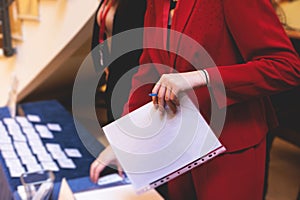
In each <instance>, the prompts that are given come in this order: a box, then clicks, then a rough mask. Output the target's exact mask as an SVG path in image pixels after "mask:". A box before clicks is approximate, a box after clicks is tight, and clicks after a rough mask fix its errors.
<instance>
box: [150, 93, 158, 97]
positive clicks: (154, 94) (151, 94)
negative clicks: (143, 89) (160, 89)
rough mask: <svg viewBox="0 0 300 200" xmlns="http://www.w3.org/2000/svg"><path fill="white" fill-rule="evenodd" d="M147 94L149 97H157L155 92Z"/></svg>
mask: <svg viewBox="0 0 300 200" xmlns="http://www.w3.org/2000/svg"><path fill="white" fill-rule="evenodd" d="M149 96H150V97H157V93H150V94H149Z"/></svg>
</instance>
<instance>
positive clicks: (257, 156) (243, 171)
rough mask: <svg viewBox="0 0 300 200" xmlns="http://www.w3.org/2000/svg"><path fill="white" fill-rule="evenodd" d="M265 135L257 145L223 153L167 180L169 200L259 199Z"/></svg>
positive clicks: (261, 192) (261, 188)
mask: <svg viewBox="0 0 300 200" xmlns="http://www.w3.org/2000/svg"><path fill="white" fill-rule="evenodd" d="M265 156H266V139H264V140H263V141H262V142H260V143H259V144H258V145H256V146H254V147H251V148H248V149H245V150H241V151H238V152H234V153H225V154H222V155H220V156H218V157H216V158H214V159H213V160H211V161H209V162H207V163H205V164H203V165H202V166H199V167H197V168H195V169H193V170H192V171H191V172H188V173H186V174H183V175H181V176H179V177H177V178H176V179H174V180H172V181H170V182H169V184H168V190H169V197H170V199H171V200H193V199H199V200H219V199H220V200H261V199H262V198H263V184H264V173H265Z"/></svg>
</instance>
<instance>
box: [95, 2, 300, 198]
mask: <svg viewBox="0 0 300 200" xmlns="http://www.w3.org/2000/svg"><path fill="white" fill-rule="evenodd" d="M173 4H174V2H173V3H172V2H171V3H170V0H148V2H147V11H146V15H145V21H144V25H145V26H146V27H160V28H168V25H170V26H169V28H170V29H171V30H174V31H178V32H180V33H182V34H185V35H187V36H189V37H190V38H192V39H193V40H195V41H196V42H197V43H199V44H200V45H201V46H202V47H203V48H204V49H205V50H206V51H207V52H208V54H209V55H210V57H211V58H212V59H213V61H214V63H215V66H204V67H203V66H201V68H200V69H199V70H196V69H195V67H194V66H191V64H190V63H189V62H187V61H186V60H185V59H183V58H182V57H180V56H176V55H175V54H174V53H168V52H163V50H155V49H144V51H143V54H142V56H141V58H140V64H147V63H154V64H152V65H151V66H152V67H147V66H146V67H140V68H139V70H138V72H137V73H136V74H135V75H134V77H133V81H132V88H136V86H141V85H144V86H142V87H139V88H138V89H134V90H132V91H131V96H130V99H129V102H128V106H129V107H128V108H125V109H127V110H129V111H132V110H134V109H136V108H138V107H140V106H142V105H144V104H145V103H147V102H149V101H150V98H149V96H148V93H149V92H152V93H157V94H158V96H157V97H152V101H153V103H154V104H155V105H158V106H157V107H158V108H159V110H160V111H161V112H164V107H165V104H167V105H168V106H169V107H170V108H171V109H172V110H173V111H174V112H176V107H177V106H178V103H179V102H178V99H177V97H178V95H179V94H180V93H181V92H186V91H191V90H193V91H194V92H195V94H196V96H197V104H198V106H199V109H200V111H201V113H202V114H203V116H204V117H205V118H206V119H208V120H207V121H208V122H209V121H210V120H209V119H210V117H211V112H212V111H211V106H212V104H213V102H215V105H216V106H217V109H219V110H222V109H224V108H226V109H227V112H226V118H225V123H224V126H223V129H222V132H221V135H220V138H219V139H220V141H221V142H222V144H223V145H224V146H225V147H226V149H227V151H226V153H224V154H222V155H220V156H218V157H217V158H215V159H213V160H211V161H209V162H207V163H205V164H203V165H201V166H199V167H197V168H195V169H193V170H191V171H190V172H188V173H186V174H183V175H181V176H179V177H178V178H176V179H174V180H171V181H170V182H169V183H168V189H169V198H170V199H205V200H206V199H207V200H212V199H226V200H227V199H228V200H235V199H236V200H240V199H249V200H259V199H262V198H263V183H264V168H265V153H266V146H265V145H266V134H267V132H268V130H269V129H271V128H273V127H275V126H276V125H277V124H276V123H277V121H276V117H275V116H274V112H273V109H272V106H271V104H270V101H269V97H268V95H270V94H274V93H276V92H280V91H284V90H287V89H290V88H292V87H294V86H298V85H299V84H300V60H299V57H298V56H297V54H296V52H295V50H294V49H293V47H292V44H291V43H290V40H289V39H288V37H287V36H286V34H285V31H284V30H283V28H282V26H281V24H280V22H279V20H278V19H277V16H276V14H275V12H274V10H273V8H272V5H271V3H270V1H269V0H244V1H238V0H235V1H234V0H178V1H177V4H176V7H175V9H174V10H172V9H171V8H170V5H173ZM168 22H169V23H168ZM161 38H162V39H161V40H159V36H158V37H155V38H154V37H153V35H150V34H147V33H145V34H144V45H146V46H147V44H151V43H153V42H157V41H162V42H165V43H166V46H169V47H171V48H172V49H179V51H188V54H189V55H190V58H191V59H194V60H197V59H199V57H200V58H201V55H199V51H198V50H199V49H195V48H193V47H191V46H190V45H189V44H187V43H185V42H182V41H181V40H180V38H178V37H177V38H176V37H172V33H171V35H170V34H168V33H167V32H166V35H162V36H161ZM164 38H167V39H164ZM174 47H175V48H174ZM200 60H201V59H200ZM156 63H160V64H164V65H168V66H170V67H171V68H172V69H176V71H177V72H179V73H166V71H165V70H161V69H160V67H161V65H157V64H156ZM199 63H201V61H200V62H199ZM170 71H171V70H170ZM162 74H164V75H163V76H161V75H162ZM152 75H158V76H161V78H160V79H159V80H158V81H157V83H156V84H152V85H151V84H147V85H145V84H143V83H144V81H146V80H147V78H148V77H149V76H152ZM219 75H220V76H221V78H222V79H220V78H219ZM183 80H184V81H183ZM208 86H209V88H210V91H211V97H210V94H209V92H208V89H207V88H208ZM223 86H224V88H225V90H222V88H223ZM222 99H225V100H226V101H222ZM213 128H214V127H213ZM110 153H111V152H110V148H108V149H107V150H105V151H103V152H102V154H100V157H99V159H100V160H102V161H104V162H103V163H102V164H100V167H99V168H101V167H102V166H101V165H105V164H108V163H109V162H116V160H115V158H114V156H113V154H110ZM99 171H101V169H100V170H99Z"/></svg>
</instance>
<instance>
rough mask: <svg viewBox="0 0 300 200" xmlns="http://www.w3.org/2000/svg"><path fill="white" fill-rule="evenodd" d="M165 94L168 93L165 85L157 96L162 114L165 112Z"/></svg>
mask: <svg viewBox="0 0 300 200" xmlns="http://www.w3.org/2000/svg"><path fill="white" fill-rule="evenodd" d="M165 93H166V87H165V86H164V85H161V86H160V88H159V90H158V94H157V97H158V101H157V103H158V109H159V110H160V111H161V112H164V110H165Z"/></svg>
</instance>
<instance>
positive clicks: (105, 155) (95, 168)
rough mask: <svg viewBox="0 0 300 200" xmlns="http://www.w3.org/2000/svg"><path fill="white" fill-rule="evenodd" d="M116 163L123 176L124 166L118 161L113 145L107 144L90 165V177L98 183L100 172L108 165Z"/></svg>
mask: <svg viewBox="0 0 300 200" xmlns="http://www.w3.org/2000/svg"><path fill="white" fill-rule="evenodd" d="M110 164H112V165H115V166H116V167H117V169H118V172H119V175H120V176H121V177H123V172H122V167H121V165H120V163H119V162H118V160H117V158H116V155H115V154H114V152H113V150H112V148H111V146H110V145H109V146H107V147H106V148H105V149H104V150H103V151H102V152H101V153H100V154H99V156H98V157H97V158H96V159H95V161H94V162H93V163H92V164H91V166H90V179H91V181H92V182H94V183H97V181H98V179H99V175H100V173H101V172H102V171H103V169H104V168H105V167H106V166H108V165H110Z"/></svg>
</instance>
